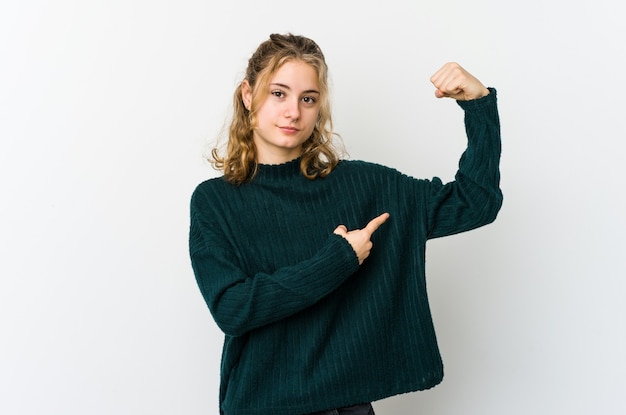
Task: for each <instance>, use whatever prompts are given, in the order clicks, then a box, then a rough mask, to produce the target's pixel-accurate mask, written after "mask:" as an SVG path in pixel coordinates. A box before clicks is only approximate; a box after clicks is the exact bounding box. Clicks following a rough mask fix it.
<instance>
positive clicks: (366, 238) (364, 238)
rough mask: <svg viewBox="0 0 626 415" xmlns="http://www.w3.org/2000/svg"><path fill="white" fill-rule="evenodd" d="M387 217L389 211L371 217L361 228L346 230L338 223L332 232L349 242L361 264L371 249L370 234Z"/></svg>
mask: <svg viewBox="0 0 626 415" xmlns="http://www.w3.org/2000/svg"><path fill="white" fill-rule="evenodd" d="M388 218H389V213H383V214H382V215H380V216H377V217H375V218H374V219H372V220H371V221H370V222H369V223H368V224H367V226H365V228H363V229H355V230H352V231H348V228H346V227H345V226H344V225H339V226H337V228H336V229H335V231H334V232H333V233H335V234H336V235H340V236H342V237H344V238H345V239H346V240H347V241H348V242H349V243H350V245H351V246H352V249H354V252H356V255H357V257H358V258H359V265H361V264H362V263H363V261H365V258H367V257H368V256H369V255H370V251H371V250H372V246H373V244H372V241H371V238H372V235H373V234H374V232H375V231H376V229H378V227H379V226H380V225H382V224H383V223H385V221H386V220H387V219H388Z"/></svg>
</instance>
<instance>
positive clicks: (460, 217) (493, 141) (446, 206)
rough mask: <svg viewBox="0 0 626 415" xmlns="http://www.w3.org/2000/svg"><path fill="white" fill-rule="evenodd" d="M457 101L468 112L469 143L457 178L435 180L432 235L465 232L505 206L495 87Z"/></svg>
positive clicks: (430, 222)
mask: <svg viewBox="0 0 626 415" xmlns="http://www.w3.org/2000/svg"><path fill="white" fill-rule="evenodd" d="M489 91H490V93H489V95H487V96H485V97H482V98H479V99H476V100H472V101H457V102H458V104H459V106H460V107H461V108H463V110H464V111H465V131H466V134H467V140H468V145H467V148H466V150H465V152H464V153H463V155H462V156H461V159H460V161H459V168H458V171H457V173H456V175H455V180H454V181H452V182H450V183H447V184H445V185H444V184H442V182H441V180H439V179H434V180H433V181H432V183H431V189H430V196H429V202H428V229H429V234H428V237H429V238H438V237H441V236H446V235H452V234H456V233H459V232H464V231H467V230H471V229H474V228H478V227H480V226H483V225H486V224H489V223H491V222H493V221H494V220H495V218H496V216H497V214H498V211H499V210H500V207H501V206H502V192H501V190H500V170H499V162H500V152H501V143H500V121H499V115H498V109H497V97H496V90H495V89H493V88H489Z"/></svg>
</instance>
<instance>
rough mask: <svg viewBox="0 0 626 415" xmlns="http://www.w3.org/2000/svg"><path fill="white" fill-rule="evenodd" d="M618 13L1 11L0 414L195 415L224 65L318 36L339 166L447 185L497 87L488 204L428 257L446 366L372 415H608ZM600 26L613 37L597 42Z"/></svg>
mask: <svg viewBox="0 0 626 415" xmlns="http://www.w3.org/2000/svg"><path fill="white" fill-rule="evenodd" d="M616 7H617V3H615V2H609V1H608V0H598V1H594V2H582V1H579V2H563V1H559V2H550V1H546V0H541V1H539V0H528V1H525V2H514V3H507V2H502V1H495V0H493V1H488V0H477V1H472V2H468V1H461V0H451V1H446V2H428V4H426V5H424V2H417V1H397V0H390V1H385V2H369V1H362V2H345V3H341V2H338V1H325V0H320V1H317V2H293V1H274V2H270V1H259V0H255V1H251V0H246V1H232V2H222V3H217V2H213V1H200V0H197V1H183V0H177V1H173V0H167V1H166V0H156V1H155V0H153V1H147V0H144V1H140V0H106V1H105V0H95V1H88V2H87V1H79V0H57V1H43V0H42V1H33V0H29V1H25V0H20V1H17V0H6V1H3V2H2V4H1V5H0V137H1V141H0V143H1V144H0V186H1V187H0V197H1V204H0V255H1V261H0V276H1V279H0V336H1V337H0V413H2V414H7V415H9V414H29V415H30V414H33V415H34V414H38V415H39V414H72V415H73V414H77V415H78V414H80V415H84V414H90V415H96V414H115V415H125V414H129V415H130V414H133V415H136V414H155V415H160V414H189V415H191V414H216V413H217V393H218V375H219V357H220V349H221V342H222V336H221V333H220V332H219V330H218V329H217V327H216V326H215V324H214V323H213V320H212V319H211V317H210V314H209V312H208V310H207V308H206V306H205V304H204V302H203V300H202V298H201V296H200V294H199V291H198V289H197V287H196V285H195V280H194V277H193V274H192V270H191V266H190V264H189V259H188V255H187V231H188V203H189V196H190V195H191V192H192V191H193V189H194V187H195V186H196V185H197V184H198V183H199V182H200V181H202V180H204V179H205V178H208V177H213V176H215V175H216V174H217V173H216V172H215V171H213V170H212V169H211V168H210V166H208V165H207V164H206V163H205V162H204V161H203V154H204V152H205V151H206V149H207V148H208V146H209V145H210V144H211V142H212V141H213V139H214V138H215V137H216V136H217V134H218V133H219V131H220V129H221V128H222V126H223V123H224V121H225V119H226V116H227V114H228V111H229V108H230V102H231V96H232V92H233V90H234V87H235V85H236V83H237V82H238V81H239V80H240V79H241V75H242V73H243V71H244V69H245V65H246V61H247V59H248V57H249V55H250V54H251V53H252V52H253V51H254V49H255V48H256V46H257V45H258V44H259V43H260V42H261V41H263V40H265V39H266V38H267V36H268V35H269V34H270V33H272V32H281V33H282V32H287V31H292V32H294V33H297V34H303V35H307V36H310V37H312V38H313V39H315V40H316V41H317V42H318V43H319V44H320V46H321V47H322V49H323V50H324V52H325V54H326V57H327V61H328V64H329V66H330V70H331V82H332V88H333V89H332V92H333V103H334V116H335V123H336V130H337V132H339V133H340V134H341V135H342V137H343V139H344V142H345V144H346V146H347V148H348V151H349V153H350V157H351V158H353V159H366V160H369V161H374V162H379V163H383V164H386V165H391V166H393V167H396V168H398V169H400V170H402V171H404V172H405V173H408V174H411V175H414V176H417V177H426V178H430V177H432V176H439V177H441V178H442V179H444V180H449V179H451V178H452V177H453V174H454V172H455V169H456V165H457V161H458V157H459V155H460V154H461V152H462V151H463V148H464V145H465V138H464V133H463V125H462V111H461V110H460V108H458V107H457V106H456V104H455V103H454V102H453V101H450V100H437V99H435V98H434V96H433V88H432V86H431V85H430V84H429V81H428V79H429V77H430V75H431V74H432V73H433V72H434V71H436V70H437V69H438V68H439V67H440V66H441V65H442V64H443V63H444V62H446V61H451V60H454V61H458V62H460V63H461V64H462V65H463V66H465V67H466V68H467V69H468V70H470V72H472V73H474V74H475V75H476V76H477V77H478V78H480V79H481V80H482V81H483V82H484V83H485V84H487V85H489V86H494V87H497V88H498V93H499V105H500V114H501V120H502V132H503V156H502V169H501V170H502V188H503V191H504V194H505V202H504V207H503V209H502V211H501V213H500V216H499V217H498V219H497V221H496V222H495V223H494V224H492V225H490V226H487V227H485V228H481V229H479V230H476V231H473V232H469V233H466V234H463V235H458V236H454V237H449V238H444V239H441V240H436V241H432V242H430V243H429V246H428V262H427V272H428V275H429V291H430V297H431V304H432V308H433V314H434V319H435V324H436V327H437V332H438V338H439V342H440V346H441V350H442V354H443V358H444V362H445V367H446V377H445V379H444V382H443V383H442V384H441V385H439V386H438V387H436V388H435V389H433V390H430V391H425V392H418V393H413V394H408V395H403V396H398V397H393V398H390V399H387V400H385V401H382V402H377V403H376V404H375V407H376V409H377V412H378V413H379V414H380V415H384V414H395V415H400V414H438V415H444V414H446V415H447V414H476V415H479V414H480V415H489V414H494V415H495V414H505V413H506V414H509V415H514V414H565V413H567V414H600V413H601V414H623V413H626V398H625V397H624V396H625V394H624V392H626V384H625V381H624V379H625V376H626V358H625V355H626V353H625V350H626V333H625V330H624V327H625V326H626V325H625V322H624V317H625V316H626V301H624V294H625V292H626V282H624V277H626V260H625V257H626V250H625V248H626V243H625V241H624V231H625V220H624V212H626V203H625V201H624V200H625V198H624V195H623V194H624V179H625V178H626V174H625V168H624V159H625V156H626V154H625V151H624V145H623V141H624V139H625V138H626V127H625V125H624V112H625V110H626V105H625V104H624V98H623V91H624V88H623V84H624V68H625V66H626V65H625V64H626V59H625V52H624V50H625V48H624V45H623V39H624V38H626V36H625V35H626V33H625V30H624V29H623V22H622V17H621V14H620V13H619V12H618V11H617V10H616ZM620 26H621V28H620Z"/></svg>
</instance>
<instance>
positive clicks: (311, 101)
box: [302, 97, 317, 104]
mask: <svg viewBox="0 0 626 415" xmlns="http://www.w3.org/2000/svg"><path fill="white" fill-rule="evenodd" d="M302 101H304V102H305V103H306V104H315V103H316V102H317V99H315V97H303V98H302Z"/></svg>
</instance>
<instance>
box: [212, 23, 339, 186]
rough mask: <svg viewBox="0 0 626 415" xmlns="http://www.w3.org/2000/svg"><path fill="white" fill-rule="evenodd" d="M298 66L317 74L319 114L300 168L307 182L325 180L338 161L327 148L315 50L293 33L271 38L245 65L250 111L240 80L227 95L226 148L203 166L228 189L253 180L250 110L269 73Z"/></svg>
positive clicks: (321, 70)
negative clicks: (230, 102)
mask: <svg viewBox="0 0 626 415" xmlns="http://www.w3.org/2000/svg"><path fill="white" fill-rule="evenodd" d="M290 61H301V62H304V63H307V64H309V65H311V66H312V67H313V68H314V69H315V71H316V72H317V75H318V83H319V90H320V91H319V92H320V101H319V102H320V106H319V115H318V119H317V122H316V123H315V127H314V129H313V133H312V134H311V137H310V138H309V139H308V140H306V141H305V142H304V143H303V144H302V154H301V158H300V169H301V171H302V174H303V175H304V176H305V177H307V178H308V179H315V178H317V177H324V176H327V175H328V174H329V173H330V172H331V171H332V170H333V169H334V168H335V166H336V165H337V163H338V162H339V152H338V150H337V148H336V147H335V146H334V144H333V136H334V133H333V123H332V118H331V112H330V100H329V91H328V67H327V65H326V61H325V59H324V55H323V53H322V51H321V49H320V48H319V46H318V45H317V44H316V43H315V42H314V41H313V40H311V39H309V38H306V37H304V36H297V35H293V34H286V35H282V34H272V35H270V38H269V39H268V40H266V41H265V42H263V43H261V44H260V45H259V47H258V48H257V50H256V51H255V52H254V53H253V54H252V56H251V57H250V59H249V60H248V68H247V70H246V75H245V79H244V81H247V82H248V84H249V85H250V88H251V90H252V104H251V106H250V108H251V109H250V111H249V110H248V109H246V108H245V106H244V104H243V97H242V84H243V81H242V82H241V83H240V84H239V86H238V87H237V88H236V90H235V94H234V96H233V115H232V119H231V122H230V127H229V129H228V142H227V145H226V148H225V149H223V150H220V149H219V148H218V147H214V148H213V150H212V151H211V156H210V157H209V161H210V162H211V163H212V164H213V166H214V167H215V168H216V169H218V170H222V171H223V172H224V178H225V179H226V180H227V181H228V182H230V183H233V184H242V183H245V182H247V181H250V180H251V179H252V178H254V176H255V175H256V172H257V169H258V164H257V151H256V147H255V144H254V139H253V137H254V134H253V132H254V127H255V125H256V109H257V108H259V107H260V106H261V104H262V103H263V102H264V100H265V99H266V98H267V94H266V91H267V89H268V87H269V83H270V80H271V78H272V76H273V75H274V73H275V72H276V71H277V70H278V69H279V68H280V67H281V66H282V65H284V64H285V63H286V62H290Z"/></svg>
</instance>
